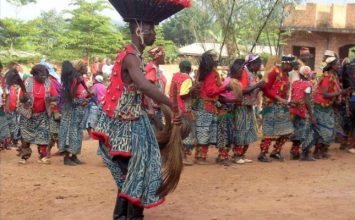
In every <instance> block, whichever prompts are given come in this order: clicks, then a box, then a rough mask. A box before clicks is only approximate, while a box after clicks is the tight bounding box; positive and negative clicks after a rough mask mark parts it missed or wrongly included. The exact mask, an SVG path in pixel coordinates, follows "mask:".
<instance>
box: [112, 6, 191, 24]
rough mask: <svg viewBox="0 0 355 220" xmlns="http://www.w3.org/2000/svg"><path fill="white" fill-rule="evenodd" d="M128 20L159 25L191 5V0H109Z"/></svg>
mask: <svg viewBox="0 0 355 220" xmlns="http://www.w3.org/2000/svg"><path fill="white" fill-rule="evenodd" d="M109 1H110V3H111V4H112V6H113V7H114V8H115V9H116V10H117V11H118V13H119V14H120V15H121V16H122V17H123V20H124V21H126V22H137V21H139V22H146V23H152V24H155V25H158V24H159V23H160V22H162V21H163V20H165V19H167V18H169V17H170V16H172V15H173V14H175V13H177V12H179V11H181V10H182V9H184V8H187V7H189V6H190V5H191V0H109Z"/></svg>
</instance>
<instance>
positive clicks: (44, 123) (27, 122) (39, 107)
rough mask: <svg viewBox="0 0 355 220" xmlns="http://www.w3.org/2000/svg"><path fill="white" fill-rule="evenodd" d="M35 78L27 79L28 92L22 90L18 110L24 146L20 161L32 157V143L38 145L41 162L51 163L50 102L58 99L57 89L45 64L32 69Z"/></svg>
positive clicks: (22, 161) (21, 150)
mask: <svg viewBox="0 0 355 220" xmlns="http://www.w3.org/2000/svg"><path fill="white" fill-rule="evenodd" d="M31 75H32V76H33V78H28V79H27V80H26V81H25V87H26V91H27V94H24V93H23V92H21V94H20V102H21V103H22V104H21V105H20V106H19V108H18V111H19V113H20V114H21V119H20V129H21V136H22V146H21V149H20V155H19V156H20V157H21V160H20V161H19V162H20V163H26V161H27V160H28V159H29V158H30V156H31V153H32V150H31V148H30V145H31V144H36V145H37V146H38V152H39V161H38V162H39V163H43V164H49V163H50V161H49V159H48V158H47V147H48V144H49V141H50V130H49V116H48V112H49V103H50V102H52V101H56V100H57V91H56V89H55V87H54V86H53V84H51V82H50V80H49V79H48V75H49V73H48V70H47V68H46V67H45V66H43V65H40V64H38V65H35V66H34V67H33V68H32V70H31Z"/></svg>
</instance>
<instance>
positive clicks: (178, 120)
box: [173, 112, 182, 125]
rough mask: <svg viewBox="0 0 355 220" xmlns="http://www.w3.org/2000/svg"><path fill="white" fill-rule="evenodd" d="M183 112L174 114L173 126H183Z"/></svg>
mask: <svg viewBox="0 0 355 220" xmlns="http://www.w3.org/2000/svg"><path fill="white" fill-rule="evenodd" d="M181 123H182V121H181V112H178V113H174V118H173V124H174V125H181Z"/></svg>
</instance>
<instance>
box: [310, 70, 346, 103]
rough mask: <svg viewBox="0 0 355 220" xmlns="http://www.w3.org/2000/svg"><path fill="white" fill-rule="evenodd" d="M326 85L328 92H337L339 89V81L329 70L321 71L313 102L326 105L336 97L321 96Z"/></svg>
mask: <svg viewBox="0 0 355 220" xmlns="http://www.w3.org/2000/svg"><path fill="white" fill-rule="evenodd" d="M324 87H326V88H327V92H328V93H333V92H339V91H340V83H339V81H338V79H337V77H336V76H335V75H334V74H332V73H329V72H325V73H323V75H322V77H321V79H320V81H319V83H318V86H317V88H316V91H315V93H314V95H313V98H314V103H316V104H319V105H322V106H324V107H328V106H330V105H332V104H333V102H334V101H335V99H336V98H330V99H329V98H325V97H324V96H323V91H322V89H323V88H324Z"/></svg>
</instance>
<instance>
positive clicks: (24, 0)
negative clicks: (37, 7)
mask: <svg viewBox="0 0 355 220" xmlns="http://www.w3.org/2000/svg"><path fill="white" fill-rule="evenodd" d="M6 1H7V2H9V3H10V4H13V5H16V6H17V7H19V6H23V5H28V4H30V3H36V2H37V0H6Z"/></svg>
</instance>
